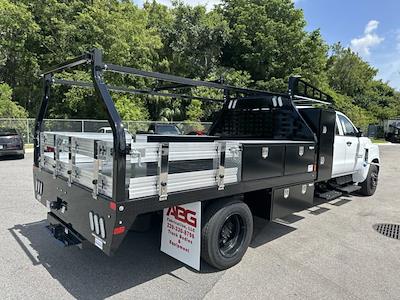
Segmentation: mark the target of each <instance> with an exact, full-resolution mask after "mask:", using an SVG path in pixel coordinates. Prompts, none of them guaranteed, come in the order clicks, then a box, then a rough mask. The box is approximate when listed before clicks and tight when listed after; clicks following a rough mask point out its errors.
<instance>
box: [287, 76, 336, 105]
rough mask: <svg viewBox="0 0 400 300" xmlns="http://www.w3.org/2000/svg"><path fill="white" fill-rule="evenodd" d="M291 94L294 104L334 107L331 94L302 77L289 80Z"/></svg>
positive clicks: (292, 77) (293, 77)
mask: <svg viewBox="0 0 400 300" xmlns="http://www.w3.org/2000/svg"><path fill="white" fill-rule="evenodd" d="M289 94H290V95H291V97H292V100H293V102H294V103H296V104H298V105H314V104H325V105H328V106H331V105H333V102H332V97H331V96H330V95H329V94H327V93H324V92H323V91H321V90H320V89H318V88H316V87H315V86H312V85H311V84H309V83H307V82H306V81H304V80H302V79H301V77H300V76H291V77H290V78H289Z"/></svg>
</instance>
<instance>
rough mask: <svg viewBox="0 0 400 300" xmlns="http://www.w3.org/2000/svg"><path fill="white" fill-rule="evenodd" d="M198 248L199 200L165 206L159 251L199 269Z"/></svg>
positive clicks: (199, 237) (199, 236)
mask: <svg viewBox="0 0 400 300" xmlns="http://www.w3.org/2000/svg"><path fill="white" fill-rule="evenodd" d="M200 249H201V202H194V203H190V204H185V205H179V206H172V207H169V208H165V209H164V211H163V224H162V233H161V251H162V252H164V253H166V254H168V255H170V256H172V257H173V258H175V259H177V260H179V261H181V262H183V263H184V264H186V265H188V266H190V267H192V268H194V269H196V270H198V271H199V270H200Z"/></svg>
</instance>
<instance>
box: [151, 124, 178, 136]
mask: <svg viewBox="0 0 400 300" xmlns="http://www.w3.org/2000/svg"><path fill="white" fill-rule="evenodd" d="M155 133H157V134H179V130H178V128H177V127H176V126H175V125H157V127H156V132H155Z"/></svg>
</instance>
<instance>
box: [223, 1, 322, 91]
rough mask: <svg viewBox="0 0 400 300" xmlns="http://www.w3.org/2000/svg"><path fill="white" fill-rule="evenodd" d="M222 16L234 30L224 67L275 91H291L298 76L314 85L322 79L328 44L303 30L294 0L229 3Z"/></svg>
mask: <svg viewBox="0 0 400 300" xmlns="http://www.w3.org/2000/svg"><path fill="white" fill-rule="evenodd" d="M219 12H220V13H221V14H222V15H223V16H224V17H225V19H226V20H227V22H228V23H229V28H230V38H229V41H228V43H227V44H226V45H225V47H224V54H223V64H224V65H225V66H228V67H232V68H234V69H236V70H245V71H247V72H248V73H249V74H251V77H252V79H253V80H254V81H256V82H257V85H258V86H259V87H262V88H267V89H272V90H281V91H282V90H285V91H286V88H287V84H286V83H287V78H288V77H289V75H291V74H294V73H295V74H299V75H303V76H305V77H306V79H309V80H312V81H313V82H314V81H317V80H318V78H321V77H320V75H321V73H322V71H323V66H324V65H325V61H326V55H327V50H328V49H327V46H326V45H325V42H324V41H323V40H322V38H321V35H320V33H319V32H318V31H314V32H311V33H307V32H306V31H305V30H304V27H305V24H306V23H305V20H304V16H303V13H302V11H301V10H299V9H296V8H295V7H294V4H293V1H292V0H257V1H246V0H224V1H223V2H222V5H221V6H220V8H219ZM314 83H315V82H314Z"/></svg>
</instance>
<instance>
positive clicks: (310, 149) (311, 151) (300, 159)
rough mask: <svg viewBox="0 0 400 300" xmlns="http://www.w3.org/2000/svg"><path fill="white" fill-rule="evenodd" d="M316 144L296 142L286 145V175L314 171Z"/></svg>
mask: <svg viewBox="0 0 400 300" xmlns="http://www.w3.org/2000/svg"><path fill="white" fill-rule="evenodd" d="M315 150H316V149H315V144H313V143H309V144H294V145H287V146H286V153H285V175H293V174H301V173H309V172H313V171H314V164H315V158H316V157H315Z"/></svg>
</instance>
